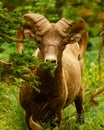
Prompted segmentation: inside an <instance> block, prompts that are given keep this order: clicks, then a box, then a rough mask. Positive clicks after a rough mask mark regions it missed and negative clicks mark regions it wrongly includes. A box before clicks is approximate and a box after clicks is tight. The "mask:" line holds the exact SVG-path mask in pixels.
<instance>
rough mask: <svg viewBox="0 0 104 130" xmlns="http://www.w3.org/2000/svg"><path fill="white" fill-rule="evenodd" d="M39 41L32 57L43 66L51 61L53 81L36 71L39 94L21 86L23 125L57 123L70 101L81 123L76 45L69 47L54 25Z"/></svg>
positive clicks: (30, 88)
mask: <svg viewBox="0 0 104 130" xmlns="http://www.w3.org/2000/svg"><path fill="white" fill-rule="evenodd" d="M40 39H41V40H40V41H37V42H39V48H38V49H37V50H36V52H35V53H34V54H33V55H34V56H37V57H39V58H40V59H42V60H43V61H45V62H46V61H47V60H55V61H56V63H57V68H56V69H55V71H54V74H55V76H54V77H52V76H50V75H49V74H48V72H47V71H43V70H41V69H36V71H35V72H34V75H37V76H39V81H40V82H41V85H39V89H40V93H38V92H37V91H35V89H34V88H33V87H30V86H29V85H25V84H24V85H22V86H21V88H20V94H19V99H20V104H21V106H22V107H23V108H24V110H25V119H26V122H27V124H28V126H29V128H30V127H31V125H30V124H31V123H29V121H30V119H32V120H34V121H35V122H37V121H43V122H46V121H48V120H50V119H52V118H55V116H58V122H59V123H60V121H61V120H62V113H63V109H64V108H65V107H67V106H68V105H69V104H71V103H72V102H73V101H74V102H75V106H76V109H77V113H78V115H79V116H78V119H79V121H81V114H83V112H84V108H83V87H82V81H81V75H82V70H83V61H82V60H80V61H79V59H78V56H79V54H80V46H79V44H78V41H76V39H75V42H74V41H73V44H70V39H69V37H67V36H64V37H62V36H61V35H60V32H58V31H57V28H56V24H51V26H50V28H49V30H48V31H46V32H44V35H43V36H40ZM35 40H36V39H35ZM84 51H85V49H84ZM51 58H52V59H51ZM31 116H32V118H31ZM34 124H35V123H34ZM35 128H36V127H34V128H33V127H32V130H36V129H35ZM30 129H31V128H30ZM37 130H38V128H37Z"/></svg>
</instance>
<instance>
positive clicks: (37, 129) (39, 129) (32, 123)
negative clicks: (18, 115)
mask: <svg viewBox="0 0 104 130" xmlns="http://www.w3.org/2000/svg"><path fill="white" fill-rule="evenodd" d="M29 125H30V128H31V129H32V130H43V129H42V127H41V125H39V124H38V123H36V122H35V121H33V119H32V116H31V117H30V119H29Z"/></svg>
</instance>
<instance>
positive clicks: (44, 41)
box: [37, 26, 67, 64]
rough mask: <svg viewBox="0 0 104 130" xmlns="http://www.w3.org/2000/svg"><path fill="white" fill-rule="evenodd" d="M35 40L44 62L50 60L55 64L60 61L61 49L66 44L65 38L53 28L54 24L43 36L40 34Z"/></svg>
mask: <svg viewBox="0 0 104 130" xmlns="http://www.w3.org/2000/svg"><path fill="white" fill-rule="evenodd" d="M37 42H38V46H39V49H40V52H41V56H42V59H43V60H44V61H45V62H47V61H51V62H52V63H56V64H57V63H59V62H60V60H61V57H62V53H63V50H64V49H65V47H66V44H67V38H63V37H62V36H61V35H60V34H59V33H58V32H57V30H55V28H54V26H53V27H52V28H51V29H50V30H49V31H48V32H46V34H45V35H44V36H41V38H40V40H39V41H37Z"/></svg>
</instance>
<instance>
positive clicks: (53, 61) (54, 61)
mask: <svg viewBox="0 0 104 130" xmlns="http://www.w3.org/2000/svg"><path fill="white" fill-rule="evenodd" d="M46 62H50V63H54V64H56V63H57V62H56V60H50V59H46Z"/></svg>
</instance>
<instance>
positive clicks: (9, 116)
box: [0, 43, 104, 130]
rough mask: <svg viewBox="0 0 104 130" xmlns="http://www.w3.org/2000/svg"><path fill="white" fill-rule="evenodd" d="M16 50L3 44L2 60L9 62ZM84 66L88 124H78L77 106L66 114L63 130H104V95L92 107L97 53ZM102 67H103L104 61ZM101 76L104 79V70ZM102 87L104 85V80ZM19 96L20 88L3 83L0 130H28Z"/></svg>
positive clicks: (87, 55) (0, 97) (90, 53)
mask: <svg viewBox="0 0 104 130" xmlns="http://www.w3.org/2000/svg"><path fill="white" fill-rule="evenodd" d="M14 46H15V44H13V45H12V44H6V43H5V44H2V49H5V51H4V52H3V53H0V59H2V60H7V59H8V55H9V54H10V53H12V52H15V51H16V48H15V47H14ZM6 48H10V49H6ZM84 62H85V70H84V75H83V85H84V89H85V96H84V106H85V120H86V121H85V124H82V125H80V124H78V123H76V117H75V115H76V110H75V106H74V104H71V105H70V106H69V107H68V108H66V109H65V110H64V119H63V121H62V123H61V128H60V130H104V93H101V94H100V95H98V96H97V97H96V98H95V99H96V100H97V101H98V102H99V105H98V106H93V105H91V104H90V103H89V99H90V96H91V93H92V92H94V91H95V90H96V89H97V88H98V87H99V84H98V79H99V75H98V65H97V51H96V50H95V51H91V52H87V53H86V56H85V60H84ZM102 66H104V61H102ZM102 76H104V70H103V72H102ZM102 83H103V84H104V80H103V81H102ZM18 95H19V88H18V87H17V86H15V85H11V84H9V85H8V84H7V83H5V82H0V130H28V128H27V126H26V124H25V121H24V111H23V109H22V108H21V106H20V104H19V99H18ZM44 130H49V126H48V125H46V126H45V128H44Z"/></svg>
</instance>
